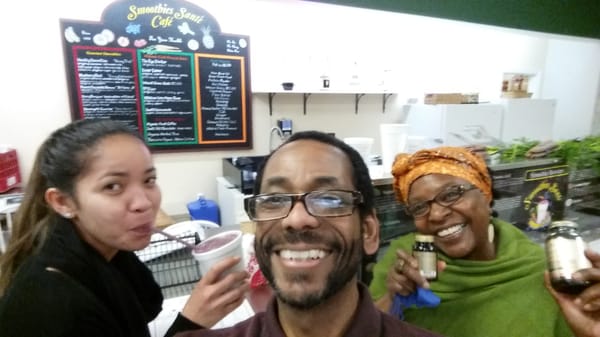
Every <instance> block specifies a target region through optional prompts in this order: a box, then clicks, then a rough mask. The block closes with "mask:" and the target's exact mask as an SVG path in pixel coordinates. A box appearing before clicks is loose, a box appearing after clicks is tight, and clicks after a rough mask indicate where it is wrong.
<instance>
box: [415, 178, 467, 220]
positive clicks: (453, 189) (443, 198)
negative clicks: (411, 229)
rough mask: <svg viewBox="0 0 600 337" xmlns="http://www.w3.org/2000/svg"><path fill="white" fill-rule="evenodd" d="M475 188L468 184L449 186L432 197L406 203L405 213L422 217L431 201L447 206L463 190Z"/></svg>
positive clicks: (427, 211) (455, 200)
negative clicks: (409, 203) (413, 202)
mask: <svg viewBox="0 0 600 337" xmlns="http://www.w3.org/2000/svg"><path fill="white" fill-rule="evenodd" d="M475 188H477V187H476V186H474V185H470V184H465V185H454V186H450V187H448V188H446V189H445V190H443V191H441V192H440V193H438V194H437V195H436V196H435V197H434V198H433V199H430V200H426V201H421V202H418V203H416V204H412V205H407V206H406V213H408V214H409V215H412V216H413V217H415V218H420V217H423V216H425V215H427V214H429V211H430V210H431V203H432V202H435V203H437V204H438V205H441V206H444V207H449V206H452V204H454V203H455V202H457V201H458V200H459V199H460V198H462V196H463V195H464V194H465V192H467V191H470V190H472V189H475Z"/></svg>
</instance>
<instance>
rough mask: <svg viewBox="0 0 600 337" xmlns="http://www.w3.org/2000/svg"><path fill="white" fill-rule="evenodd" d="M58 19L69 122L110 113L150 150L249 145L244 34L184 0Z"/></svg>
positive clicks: (126, 2)
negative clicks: (227, 28) (93, 16)
mask: <svg viewBox="0 0 600 337" xmlns="http://www.w3.org/2000/svg"><path fill="white" fill-rule="evenodd" d="M153 1H154V0H150V1H148V0H120V1H115V2H114V3H112V4H110V5H109V6H107V7H106V8H105V10H104V12H103V13H102V19H101V20H100V21H98V22H92V21H83V20H72V19H60V29H61V34H62V41H63V52H64V58H65V68H66V75H67V84H68V92H69V101H70V107H71V115H72V119H73V120H77V119H83V118H95V119H114V120H119V121H122V122H123V123H126V124H128V125H130V126H131V127H132V128H133V129H135V130H136V131H137V132H139V133H140V135H141V136H142V137H143V138H144V139H145V141H146V142H147V144H148V145H149V147H150V148H151V150H152V151H158V152H161V151H165V152H175V151H195V150H210V149H215V150H216V149H229V148H236V149H251V148H252V118H251V117H252V112H251V108H252V104H251V92H252V91H251V88H250V83H251V80H250V38H249V37H248V36H246V35H237V34H228V33H222V32H221V29H220V26H219V24H218V22H217V21H216V19H215V18H214V17H213V16H212V15H211V14H210V13H208V12H207V11H206V10H204V9H202V8H201V7H198V6H196V5H194V4H190V3H188V2H186V1H182V0H167V1H160V2H153Z"/></svg>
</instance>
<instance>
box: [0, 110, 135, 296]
mask: <svg viewBox="0 0 600 337" xmlns="http://www.w3.org/2000/svg"><path fill="white" fill-rule="evenodd" d="M118 134H125V135H131V136H133V137H136V138H138V139H141V138H140V137H139V135H138V134H137V133H135V132H133V130H132V129H131V128H130V127H128V126H127V125H125V124H124V123H120V122H117V121H111V120H90V119H83V120H79V121H76V122H73V123H70V124H68V125H66V126H64V127H62V128H60V129H58V130H56V131H54V132H53V133H52V134H51V135H50V136H49V137H48V138H47V139H46V140H45V141H44V143H43V144H42V145H41V146H40V148H39V149H38V151H37V154H36V157H35V162H34V164H33V168H32V170H31V175H30V177H29V180H28V182H27V187H26V190H25V195H24V197H23V201H22V203H21V205H20V206H19V209H18V210H17V212H16V214H15V221H14V224H13V227H12V234H11V238H10V242H9V244H8V247H7V249H6V252H5V253H4V254H2V255H1V256H0V296H1V295H2V294H3V293H4V291H5V290H6V288H7V287H8V285H9V283H10V281H11V279H12V278H13V276H14V274H15V273H16V271H17V269H18V268H19V266H20V265H21V264H22V263H23V262H24V261H25V259H26V258H27V257H29V256H30V255H32V254H33V253H34V252H35V251H36V250H37V249H38V248H39V247H40V246H41V244H42V243H43V242H44V240H45V238H46V234H47V232H48V227H49V225H50V224H53V223H55V222H56V220H57V217H58V216H59V215H58V214H57V213H56V212H54V210H53V209H52V208H51V207H49V206H48V205H47V204H46V201H45V197H44V195H45V192H46V190H47V189H48V188H52V187H54V188H57V189H59V190H60V191H61V192H62V193H64V194H65V195H68V196H71V197H74V191H75V184H76V182H77V178H78V177H80V176H81V175H82V174H83V173H84V172H85V170H86V169H87V167H88V165H89V159H90V155H91V154H92V152H93V151H94V150H95V148H96V146H97V145H98V143H99V142H100V141H101V140H103V139H105V138H106V137H108V136H112V135H118Z"/></svg>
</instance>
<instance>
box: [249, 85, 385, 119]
mask: <svg viewBox="0 0 600 337" xmlns="http://www.w3.org/2000/svg"><path fill="white" fill-rule="evenodd" d="M253 93H254V94H267V95H268V98H269V114H270V115H273V98H274V97H275V96H276V95H277V94H284V95H302V112H303V113H304V114H305V115H306V105H307V102H308V98H309V97H310V96H311V95H313V94H316V95H323V94H324V95H334V94H335V95H354V113H355V114H358V104H359V102H360V100H361V98H363V97H364V96H365V95H381V112H382V113H385V106H386V104H387V100H388V99H389V98H390V97H391V96H392V95H393V94H394V93H391V92H387V91H360V92H359V91H336V90H322V91H300V90H286V91H281V90H277V91H254V92H253Z"/></svg>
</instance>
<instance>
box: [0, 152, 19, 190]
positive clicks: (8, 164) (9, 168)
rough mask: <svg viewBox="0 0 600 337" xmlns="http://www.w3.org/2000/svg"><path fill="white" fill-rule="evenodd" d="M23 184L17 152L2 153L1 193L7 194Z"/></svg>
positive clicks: (0, 167) (0, 163)
mask: <svg viewBox="0 0 600 337" xmlns="http://www.w3.org/2000/svg"><path fill="white" fill-rule="evenodd" d="M20 183H21V174H20V172H19V161H18V160H17V150H14V149H11V150H8V151H4V152H0V193H2V192H6V191H8V190H10V189H11V188H13V187H17V186H18V185H19V184H20Z"/></svg>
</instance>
